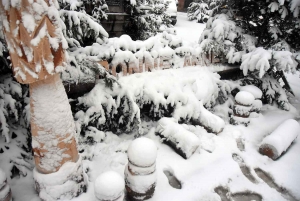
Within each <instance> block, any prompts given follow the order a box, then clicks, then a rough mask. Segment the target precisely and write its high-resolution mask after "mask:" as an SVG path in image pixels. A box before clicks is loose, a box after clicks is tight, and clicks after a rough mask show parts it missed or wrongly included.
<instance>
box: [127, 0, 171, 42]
mask: <svg viewBox="0 0 300 201" xmlns="http://www.w3.org/2000/svg"><path fill="white" fill-rule="evenodd" d="M168 4H169V2H168V1H161V0H147V1H142V0H138V1H136V4H132V3H130V2H127V5H126V10H127V12H128V13H129V14H130V23H129V25H128V26H127V27H125V32H126V33H127V34H128V35H130V36H131V38H132V39H133V40H146V39H148V38H149V37H151V36H154V35H155V34H157V33H158V32H162V31H165V30H167V29H168V28H171V27H172V25H171V22H172V20H171V17H170V15H169V14H167V13H166V10H167V6H168Z"/></svg>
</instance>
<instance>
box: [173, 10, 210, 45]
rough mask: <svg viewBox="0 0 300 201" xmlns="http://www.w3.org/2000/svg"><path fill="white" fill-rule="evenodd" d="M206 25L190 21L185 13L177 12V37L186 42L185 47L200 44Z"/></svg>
mask: <svg viewBox="0 0 300 201" xmlns="http://www.w3.org/2000/svg"><path fill="white" fill-rule="evenodd" d="M205 26H206V25H205V24H202V23H197V22H196V21H195V20H194V21H189V20H188V18H187V14H186V13H183V12H177V23H176V25H175V29H176V31H177V35H178V36H180V37H181V38H182V39H183V40H184V41H185V44H184V45H188V44H191V43H192V44H195V43H198V41H199V38H200V36H201V33H202V31H203V30H204V29H205Z"/></svg>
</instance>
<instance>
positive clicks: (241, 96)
mask: <svg viewBox="0 0 300 201" xmlns="http://www.w3.org/2000/svg"><path fill="white" fill-rule="evenodd" d="M253 102H254V96H253V95H252V94H251V93H249V92H246V91H240V92H239V93H237V94H236V96H235V104H234V106H233V116H232V117H231V118H230V124H233V125H238V124H244V125H245V126H248V124H249V123H250V119H249V116H250V112H251V109H252V104H253Z"/></svg>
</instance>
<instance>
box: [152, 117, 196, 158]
mask: <svg viewBox="0 0 300 201" xmlns="http://www.w3.org/2000/svg"><path fill="white" fill-rule="evenodd" d="M155 133H156V135H158V136H159V137H161V138H162V139H163V141H164V142H165V143H166V144H167V145H169V146H170V147H172V148H173V149H174V150H175V151H176V152H177V153H178V154H179V155H180V156H182V157H183V158H184V159H188V158H189V157H191V156H192V155H193V153H194V152H195V151H196V149H197V148H198V147H199V145H200V141H199V138H198V137H197V136H196V135H195V134H194V133H192V132H190V131H187V130H186V129H184V128H183V127H182V126H181V125H179V124H177V122H176V120H175V119H173V118H165V117H164V118H162V119H160V120H159V121H158V126H157V128H156V132H155Z"/></svg>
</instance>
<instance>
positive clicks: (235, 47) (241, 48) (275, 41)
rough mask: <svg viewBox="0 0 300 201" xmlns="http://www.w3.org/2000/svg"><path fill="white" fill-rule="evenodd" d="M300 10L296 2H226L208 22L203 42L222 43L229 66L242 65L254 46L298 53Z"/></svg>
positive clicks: (263, 0) (233, 0) (234, 0)
mask: <svg viewBox="0 0 300 201" xmlns="http://www.w3.org/2000/svg"><path fill="white" fill-rule="evenodd" d="M297 10H299V5H298V4H297V3H295V1H293V3H290V2H289V1H277V0H272V1H265V0H258V1H246V0H242V1H239V0H232V1H223V2H222V6H220V7H219V10H218V12H217V13H216V14H214V15H213V16H212V17H211V18H210V19H209V20H208V23H207V27H206V30H205V31H204V32H203V34H202V36H201V38H200V42H203V43H204V44H203V45H204V46H205V44H207V41H204V39H206V38H208V39H211V40H213V41H215V42H216V43H217V44H220V43H221V47H223V46H224V48H223V49H224V51H223V52H224V53H225V54H224V55H225V56H226V59H227V60H228V63H235V62H240V61H241V57H242V55H244V54H246V53H249V52H250V51H252V50H253V49H254V47H263V48H264V49H267V50H269V49H270V50H275V51H290V52H293V51H295V50H296V51H298V50H299V48H300V45H299V42H298V41H299V40H298V38H299V34H298V33H299V31H300V30H299V29H300V26H299V13H297ZM224 15H226V16H227V17H225V16H224ZM220 16H222V17H220ZM220 18H221V19H220ZM228 39H229V40H228ZM211 44H212V43H211ZM213 45H214V44H213ZM226 45H227V48H226ZM210 46H211V45H210ZM214 46H215V45H214Z"/></svg>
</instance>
